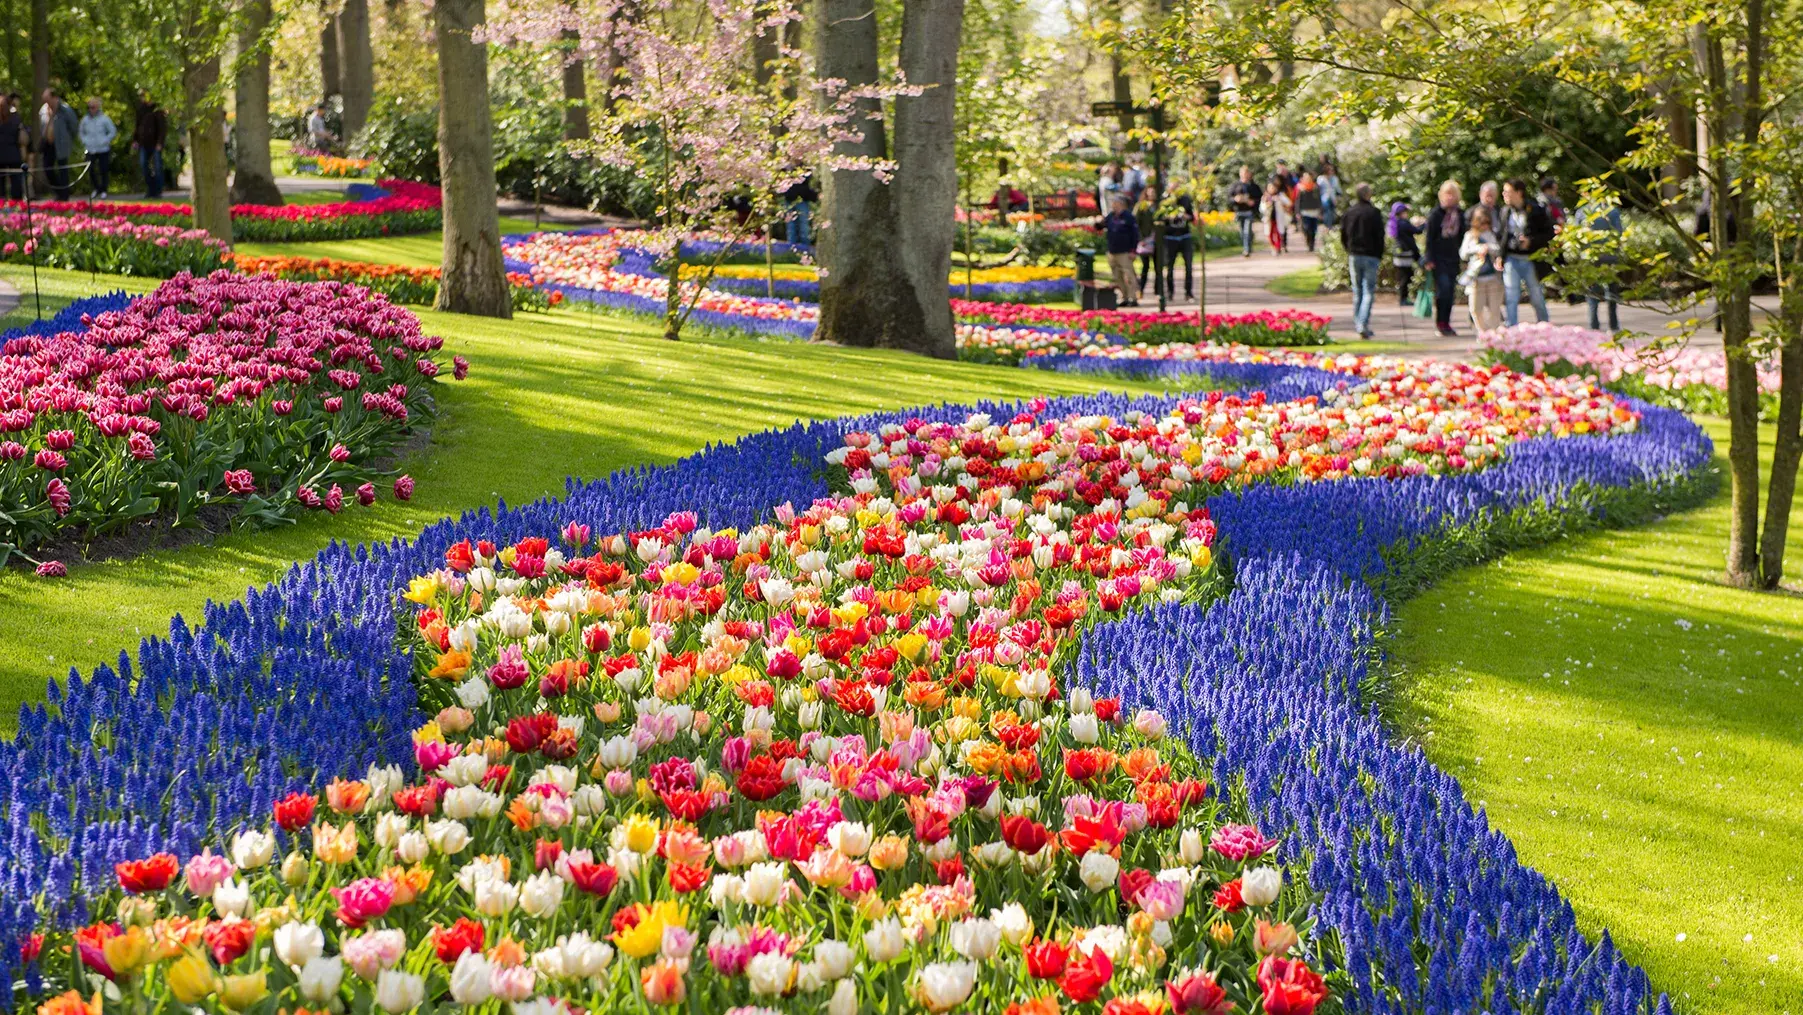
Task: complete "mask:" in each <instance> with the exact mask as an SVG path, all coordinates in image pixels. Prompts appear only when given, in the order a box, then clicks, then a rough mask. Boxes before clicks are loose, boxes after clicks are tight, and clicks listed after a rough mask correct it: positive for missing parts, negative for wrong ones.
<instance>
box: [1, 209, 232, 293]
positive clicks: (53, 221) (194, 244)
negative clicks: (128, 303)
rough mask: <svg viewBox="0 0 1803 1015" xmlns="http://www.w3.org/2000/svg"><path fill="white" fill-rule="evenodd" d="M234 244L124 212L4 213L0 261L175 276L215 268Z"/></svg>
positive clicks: (151, 275)
mask: <svg viewBox="0 0 1803 1015" xmlns="http://www.w3.org/2000/svg"><path fill="white" fill-rule="evenodd" d="M229 250H230V248H229V247H228V246H227V245H226V244H224V243H221V242H220V241H219V240H216V239H214V238H213V237H212V236H210V235H208V234H207V232H206V231H205V230H202V229H188V228H184V227H182V226H175V225H150V224H146V223H139V222H133V221H132V220H131V219H129V218H125V217H123V216H111V217H105V218H102V217H98V216H93V215H87V214H82V213H77V214H71V215H41V214H35V213H34V214H31V215H26V214H24V213H22V212H10V213H6V214H0V260H4V261H11V262H16V263H25V262H28V261H30V262H34V263H37V264H41V265H44V266H45V267H49V268H68V269H70V270H73V271H90V272H106V273H108V274H112V275H142V276H147V277H150V278H169V277H171V276H173V275H177V274H179V273H181V272H183V271H188V270H199V271H202V272H206V271H211V270H214V269H216V268H218V267H220V266H221V265H222V264H223V263H224V259H225V257H226V256H227V252H228V251H229Z"/></svg>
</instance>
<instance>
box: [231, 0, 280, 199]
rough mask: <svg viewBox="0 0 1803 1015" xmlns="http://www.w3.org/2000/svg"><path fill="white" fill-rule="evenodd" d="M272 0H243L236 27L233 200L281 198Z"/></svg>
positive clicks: (233, 94)
mask: <svg viewBox="0 0 1803 1015" xmlns="http://www.w3.org/2000/svg"><path fill="white" fill-rule="evenodd" d="M272 13H273V12H272V10H271V3H270V0H246V2H245V4H244V21H243V23H242V24H241V25H239V26H238V61H237V81H236V85H235V87H234V88H233V89H232V98H233V102H234V104H235V107H236V109H235V112H236V113H237V127H236V128H235V130H234V131H233V135H232V136H233V139H234V140H235V141H236V142H237V148H238V152H237V155H238V158H237V168H236V171H235V172H234V173H233V174H232V201H233V202H234V203H237V204H269V205H279V204H281V203H282V192H281V190H280V189H279V188H277V187H276V185H275V171H274V170H273V169H272V168H271V166H270V160H269V43H270V40H269V38H268V37H267V36H268V31H269V22H270V19H271V15H272Z"/></svg>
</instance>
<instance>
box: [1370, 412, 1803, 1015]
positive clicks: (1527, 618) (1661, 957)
mask: <svg viewBox="0 0 1803 1015" xmlns="http://www.w3.org/2000/svg"><path fill="white" fill-rule="evenodd" d="M1710 431H1711V436H1712V437H1714V438H1715V440H1716V444H1717V447H1718V449H1721V448H1725V447H1726V446H1727V434H1726V428H1725V427H1724V426H1723V425H1721V424H1719V423H1712V424H1710ZM1772 434H1773V431H1772V430H1771V428H1767V429H1766V432H1765V437H1766V440H1767V441H1768V442H1769V441H1770V440H1771V437H1772ZM1767 453H1768V460H1769V443H1768V449H1767ZM1718 465H1719V466H1720V467H1721V468H1723V469H1724V470H1725V468H1726V459H1725V458H1719V457H1718ZM1791 518H1792V521H1791V532H1792V533H1793V538H1792V540H1791V554H1790V557H1789V559H1790V561H1791V565H1790V572H1791V573H1792V574H1803V541H1800V540H1798V539H1797V538H1795V534H1797V533H1799V532H1800V531H1803V511H1798V510H1796V509H1795V508H1793V511H1792V515H1791ZM1727 530H1728V501H1727V492H1726V484H1725V483H1724V489H1723V492H1722V493H1721V494H1720V495H1719V496H1717V497H1716V498H1715V499H1713V500H1712V501H1711V502H1710V503H1708V504H1707V505H1705V506H1703V507H1701V508H1698V509H1696V510H1692V511H1687V512H1683V513H1681V514H1677V515H1673V516H1671V517H1668V518H1666V519H1664V520H1662V521H1660V522H1657V523H1656V524H1653V525H1650V526H1647V527H1646V528H1642V529H1633V530H1626V531H1617V532H1599V533H1595V534H1592V535H1588V536H1584V537H1581V538H1577V539H1572V540H1568V541H1565V542H1562V543H1559V544H1556V545H1553V546H1550V547H1547V548H1545V549H1542V550H1538V551H1535V552H1531V553H1521V554H1516V555H1513V556H1510V557H1508V558H1506V559H1504V560H1501V561H1498V562H1496V563H1494V564H1491V565H1488V566H1484V567H1478V568H1473V569H1470V570H1467V571H1464V572H1461V573H1459V574H1457V575H1454V576H1452V577H1450V578H1448V579H1447V580H1446V581H1444V582H1442V583H1441V584H1440V585H1438V586H1436V587H1434V588H1431V589H1429V590H1428V591H1426V592H1425V593H1423V594H1422V595H1421V596H1419V597H1418V598H1416V599H1415V600H1413V601H1411V602H1409V603H1408V604H1406V605H1405V606H1403V607H1402V609H1401V610H1400V612H1399V615H1398V625H1397V626H1398V628H1399V630H1400V638H1399V640H1398V642H1397V644H1396V645H1395V650H1396V658H1397V660H1398V661H1399V662H1400V664H1401V667H1402V671H1403V683H1402V685H1401V686H1402V691H1401V693H1400V695H1399V698H1398V700H1397V702H1396V705H1397V706H1398V721H1399V724H1400V726H1401V728H1402V729H1403V730H1404V731H1406V732H1411V733H1414V734H1416V735H1418V736H1419V737H1420V740H1421V743H1422V744H1423V746H1424V747H1425V749H1426V750H1427V753H1428V756H1429V757H1430V758H1432V759H1433V761H1434V762H1435V763H1436V764H1438V765H1439V766H1440V767H1442V768H1444V769H1445V770H1446V771H1448V772H1450V773H1452V774H1453V775H1455V776H1457V777H1458V778H1459V780H1460V781H1461V782H1462V783H1463V784H1464V788H1465V794H1466V796H1467V797H1468V798H1469V799H1470V800H1471V801H1472V803H1473V804H1475V805H1477V806H1479V807H1483V808H1485V809H1487V810H1488V812H1489V816H1490V819H1491V821H1492V823H1493V824H1494V825H1495V826H1496V827H1497V828H1499V829H1501V830H1502V831H1503V832H1505V833H1506V834H1507V835H1508V836H1509V838H1510V840H1511V841H1513V842H1514V843H1515V846H1516V848H1517V849H1518V850H1519V851H1520V854H1521V859H1522V861H1523V862H1524V863H1526V864H1527V865H1528V866H1530V867H1533V868H1534V869H1536V870H1538V871H1541V872H1542V873H1544V874H1546V875H1547V876H1549V877H1551V878H1552V879H1553V880H1554V881H1555V882H1556V883H1557V884H1558V886H1559V889H1560V890H1561V891H1562V892H1564V893H1565V896H1566V897H1567V898H1568V899H1570V900H1571V902H1572V905H1573V906H1574V907H1575V908H1576V910H1577V913H1578V917H1579V920H1580V921H1581V922H1582V924H1583V925H1584V928H1585V930H1586V931H1588V932H1589V933H1591V934H1592V935H1596V934H1600V933H1601V932H1602V931H1603V930H1605V929H1606V930H1608V932H1609V934H1610V936H1611V937H1613V938H1614V940H1615V942H1616V943H1617V944H1618V945H1620V946H1621V947H1622V949H1623V951H1624V952H1625V953H1626V954H1627V956H1628V957H1629V958H1630V959H1632V960H1633V961H1635V962H1638V963H1640V964H1641V965H1642V966H1644V967H1645V968H1646V970H1647V972H1648V973H1649V974H1650V975H1651V976H1652V978H1653V983H1654V985H1655V986H1656V987H1658V988H1659V989H1661V990H1664V991H1667V992H1669V993H1670V994H1671V995H1672V997H1673V999H1674V1000H1675V1001H1676V1002H1677V1005H1678V1008H1679V1010H1680V1011H1685V1012H1699V1013H1700V1012H1709V1013H1715V1012H1726V1013H1746V1015H1753V1013H1760V1015H1766V1013H1781V1012H1789V1013H1792V1015H1796V1013H1799V1012H1803V596H1800V595H1798V594H1797V593H1795V592H1784V593H1777V594H1762V593H1753V592H1742V591H1737V590H1734V589H1730V588H1726V587H1724V586H1723V585H1722V584H1721V583H1720V581H1719V579H1720V576H1721V572H1722V561H1723V553H1724V549H1725V547H1726V545H1727Z"/></svg>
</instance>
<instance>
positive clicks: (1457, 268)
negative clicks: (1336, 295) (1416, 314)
mask: <svg viewBox="0 0 1803 1015" xmlns="http://www.w3.org/2000/svg"><path fill="white" fill-rule="evenodd" d="M1357 193H1358V199H1357V201H1355V202H1354V204H1353V206H1352V207H1351V208H1350V209H1348V210H1347V212H1346V216H1345V219H1344V220H1343V222H1342V223H1341V241H1342V243H1343V244H1344V246H1345V248H1346V254H1347V261H1348V263H1349V271H1350V274H1351V280H1352V295H1353V324H1354V326H1355V327H1356V328H1357V329H1358V332H1359V335H1360V336H1361V337H1364V338H1369V337H1371V326H1370V322H1371V307H1372V304H1373V303H1374V302H1375V300H1376V295H1377V275H1378V271H1379V270H1380V268H1381V266H1382V263H1383V261H1382V259H1383V257H1384V255H1385V253H1386V252H1387V253H1388V254H1389V256H1390V261H1391V266H1392V267H1393V268H1394V269H1395V271H1396V296H1397V299H1398V301H1399V302H1400V303H1402V304H1403V305H1404V306H1407V305H1408V304H1409V302H1410V298H1411V296H1410V286H1411V283H1412V282H1413V281H1414V277H1415V268H1416V266H1417V265H1419V266H1420V268H1421V281H1420V285H1421V286H1427V285H1429V284H1431V285H1432V286H1433V290H1432V292H1433V303H1434V325H1435V328H1436V329H1437V330H1438V331H1439V333H1440V334H1442V335H1447V336H1456V335H1457V334H1458V332H1456V331H1454V330H1453V327H1452V308H1453V304H1454V302H1455V301H1456V297H1457V294H1458V290H1459V288H1461V287H1462V288H1464V290H1465V293H1466V302H1467V305H1468V306H1469V308H1470V316H1471V322H1472V325H1473V326H1474V327H1476V328H1477V330H1479V331H1489V330H1492V329H1495V328H1497V327H1499V326H1502V325H1510V326H1513V325H1515V324H1517V323H1519V322H1520V315H1521V300H1522V298H1523V297H1524V296H1525V297H1526V299H1527V302H1528V304H1529V305H1530V306H1532V307H1533V308H1534V318H1535V320H1537V321H1540V322H1542V323H1545V322H1546V321H1548V320H1549V319H1550V316H1549V314H1548V312H1547V307H1546V288H1545V286H1544V285H1543V284H1542V282H1541V278H1542V276H1544V275H1545V274H1546V273H1547V272H1548V271H1549V270H1550V269H1551V265H1550V264H1549V262H1548V261H1547V260H1546V259H1545V258H1544V257H1542V256H1540V255H1541V252H1542V251H1544V250H1546V248H1547V247H1549V246H1550V245H1551V244H1552V242H1553V238H1554V237H1555V236H1556V235H1558V233H1559V231H1560V230H1561V229H1566V228H1582V229H1588V230H1593V231H1596V232H1597V233H1599V234H1600V237H1599V238H1600V239H1601V240H1602V241H1603V242H1602V243H1601V244H1599V246H1600V249H1601V250H1602V251H1603V253H1602V255H1601V256H1603V257H1605V258H1611V259H1612V258H1614V257H1615V256H1616V255H1615V254H1613V253H1610V250H1611V248H1612V247H1613V246H1614V245H1615V244H1617V243H1618V242H1619V240H1620V237H1621V235H1622V218H1621V212H1620V210H1619V209H1616V208H1613V207H1608V208H1595V209H1591V208H1584V209H1580V210H1579V213H1578V214H1577V215H1576V216H1570V215H1568V214H1567V212H1566V209H1565V203H1564V202H1563V201H1561V200H1560V199H1559V185H1558V181H1557V180H1555V179H1553V178H1552V177H1545V178H1543V179H1541V180H1540V186H1539V188H1538V194H1536V193H1535V191H1534V190H1533V189H1531V188H1530V187H1529V185H1528V183H1527V181H1525V180H1521V179H1512V180H1507V181H1505V182H1503V183H1502V184H1500V185H1498V184H1497V183H1496V181H1494V180H1489V181H1485V182H1484V183H1483V185H1481V186H1480V187H1479V188H1478V200H1477V202H1476V203H1475V204H1472V205H1471V206H1469V207H1466V206H1465V204H1464V194H1463V191H1462V190H1461V188H1460V187H1459V184H1458V182H1457V181H1455V180H1447V181H1446V182H1444V183H1442V184H1441V185H1440V192H1439V197H1438V202H1437V203H1436V204H1435V205H1434V207H1433V209H1432V210H1431V211H1429V212H1428V213H1427V215H1425V216H1416V215H1414V214H1413V211H1412V209H1411V208H1410V207H1409V206H1408V204H1407V203H1406V202H1402V201H1397V202H1395V203H1394V204H1392V205H1391V206H1390V213H1389V216H1388V218H1387V220H1386V218H1385V216H1384V215H1383V213H1382V212H1380V211H1379V210H1378V209H1377V208H1376V207H1375V206H1373V205H1372V204H1371V186H1370V184H1363V183H1362V184H1359V186H1358V191H1357ZM1386 240H1388V241H1389V242H1388V244H1387V246H1386ZM1430 280H1431V282H1430ZM1585 302H1586V303H1587V304H1588V306H1589V318H1590V320H1589V323H1590V327H1591V328H1598V329H1600V327H1601V325H1602V321H1601V317H1602V314H1601V311H1602V309H1603V308H1605V307H1606V308H1607V311H1608V324H1609V330H1611V331H1617V330H1619V329H1620V317H1619V313H1620V311H1619V307H1618V304H1617V300H1616V294H1615V291H1614V290H1613V289H1612V288H1611V287H1608V286H1601V287H1598V288H1597V289H1596V290H1593V291H1591V292H1588V293H1586V294H1585Z"/></svg>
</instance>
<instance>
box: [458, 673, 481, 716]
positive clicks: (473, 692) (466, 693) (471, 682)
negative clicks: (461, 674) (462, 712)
mask: <svg viewBox="0 0 1803 1015" xmlns="http://www.w3.org/2000/svg"><path fill="white" fill-rule="evenodd" d="M457 701H458V703H459V704H461V705H462V706H463V707H464V708H467V709H471V710H474V709H478V708H481V707H482V706H484V705H486V704H488V681H486V680H483V679H482V678H481V677H471V678H469V679H468V680H465V681H464V682H463V683H461V684H458V685H457Z"/></svg>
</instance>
